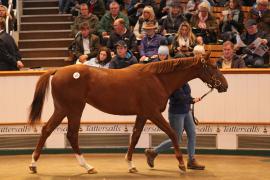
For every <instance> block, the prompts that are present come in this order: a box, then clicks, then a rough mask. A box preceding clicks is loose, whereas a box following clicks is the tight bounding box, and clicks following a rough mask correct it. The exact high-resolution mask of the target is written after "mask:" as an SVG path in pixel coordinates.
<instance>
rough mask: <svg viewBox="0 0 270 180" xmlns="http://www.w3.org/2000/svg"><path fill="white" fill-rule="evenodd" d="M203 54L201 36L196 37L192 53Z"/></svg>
mask: <svg viewBox="0 0 270 180" xmlns="http://www.w3.org/2000/svg"><path fill="white" fill-rule="evenodd" d="M198 54H205V48H204V42H203V38H202V37H201V36H198V37H197V38H196V46H194V48H193V55H195V56H196V55H198Z"/></svg>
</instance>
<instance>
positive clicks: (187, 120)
mask: <svg viewBox="0 0 270 180" xmlns="http://www.w3.org/2000/svg"><path fill="white" fill-rule="evenodd" d="M200 100H201V99H200V98H192V97H191V90H190V86H189V85H188V83H186V84H184V85H183V87H181V88H179V89H177V90H176V91H175V92H174V93H173V94H172V95H171V96H170V100H169V122H170V126H171V128H172V129H174V131H175V133H176V135H177V140H178V142H180V143H181V141H182V134H183V130H185V131H186V133H187V139H188V144H187V152H188V157H189V158H188V163H187V168H188V169H196V170H204V168H205V166H204V165H201V164H199V163H198V161H197V160H196V159H195V145H196V128H195V124H194V120H193V117H192V114H191V112H190V104H194V103H196V102H199V101H200ZM171 147H172V141H171V140H170V139H167V140H165V141H163V142H162V143H160V144H159V145H158V146H157V147H155V148H154V149H145V155H146V158H147V164H148V165H149V166H150V167H154V160H155V158H156V157H157V155H158V154H159V153H160V152H162V151H165V150H168V149H170V148H171Z"/></svg>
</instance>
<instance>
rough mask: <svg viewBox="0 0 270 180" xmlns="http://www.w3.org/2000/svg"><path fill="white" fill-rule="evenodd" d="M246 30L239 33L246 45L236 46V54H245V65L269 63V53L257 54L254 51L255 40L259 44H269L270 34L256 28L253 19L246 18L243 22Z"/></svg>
mask: <svg viewBox="0 0 270 180" xmlns="http://www.w3.org/2000/svg"><path fill="white" fill-rule="evenodd" d="M245 28H246V32H244V33H242V34H241V40H242V41H243V42H244V44H245V45H246V47H238V46H236V47H235V48H236V49H239V50H238V54H239V53H240V54H247V56H246V58H245V63H246V65H249V66H254V67H263V66H264V64H265V63H269V55H268V53H267V52H266V53H265V54H264V55H261V56H260V55H258V53H256V52H254V50H255V46H256V45H255V44H254V41H255V40H256V41H257V42H258V43H259V44H260V45H263V46H267V47H268V48H269V46H270V35H269V34H267V33H266V32H265V31H263V30H258V28H257V23H256V21H255V20H254V19H249V20H247V22H246V24H245Z"/></svg>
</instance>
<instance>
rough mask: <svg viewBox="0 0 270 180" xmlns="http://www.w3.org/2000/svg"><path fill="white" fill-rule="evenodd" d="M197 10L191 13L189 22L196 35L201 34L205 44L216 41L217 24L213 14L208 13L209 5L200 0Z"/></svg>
mask: <svg viewBox="0 0 270 180" xmlns="http://www.w3.org/2000/svg"><path fill="white" fill-rule="evenodd" d="M198 8H199V9H198V12H197V13H196V14H194V15H192V17H191V20H190V24H191V26H192V28H194V29H193V31H194V34H195V35H196V36H202V37H203V41H204V43H205V44H208V43H216V42H217V30H218V24H217V20H216V18H215V16H213V15H212V14H211V13H210V7H209V5H208V4H207V3H205V2H202V3H201V4H200V5H199V7H198Z"/></svg>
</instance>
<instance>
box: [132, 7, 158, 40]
mask: <svg viewBox="0 0 270 180" xmlns="http://www.w3.org/2000/svg"><path fill="white" fill-rule="evenodd" d="M149 22H151V23H154V24H155V26H156V27H157V28H158V22H157V20H156V16H155V12H154V9H153V8H152V7H151V6H145V7H144V9H143V12H142V15H141V16H140V17H139V19H138V21H137V23H136V25H135V27H134V30H133V32H134V34H135V36H136V38H137V40H141V39H142V38H143V37H144V36H145V31H144V30H143V28H142V27H143V25H144V24H146V23H149Z"/></svg>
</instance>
